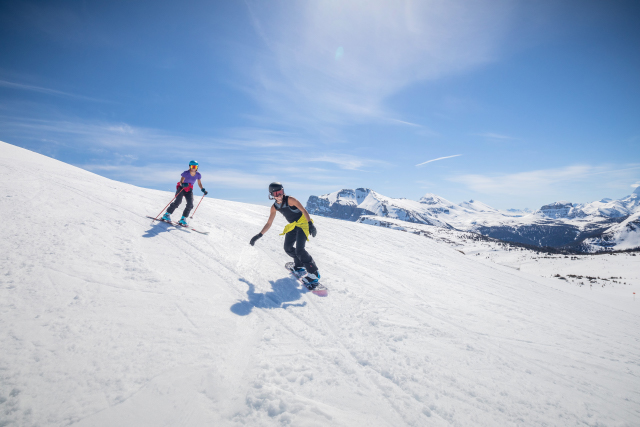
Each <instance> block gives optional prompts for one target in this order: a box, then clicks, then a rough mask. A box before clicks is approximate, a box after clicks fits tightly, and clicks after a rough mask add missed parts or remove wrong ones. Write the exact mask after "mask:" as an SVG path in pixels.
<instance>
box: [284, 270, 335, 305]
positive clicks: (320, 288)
mask: <svg viewBox="0 0 640 427" xmlns="http://www.w3.org/2000/svg"><path fill="white" fill-rule="evenodd" d="M294 267H295V263H293V262H288V263H286V264H285V265H284V268H286V269H287V270H289V273H291V274H292V275H293V277H295V278H296V279H298V282H300V283H302V285H303V286H304V287H305V288H307V289H308V290H309V291H311V293H313V294H315V295H318V296H321V297H326V296H327V295H329V289H327V287H326V286H325V285H323V284H322V283H317V284H316V285H315V286H314V285H309V284H308V283H307V282H306V281H305V280H304V277H300V276H298V274H297V273H296V272H295V270H294Z"/></svg>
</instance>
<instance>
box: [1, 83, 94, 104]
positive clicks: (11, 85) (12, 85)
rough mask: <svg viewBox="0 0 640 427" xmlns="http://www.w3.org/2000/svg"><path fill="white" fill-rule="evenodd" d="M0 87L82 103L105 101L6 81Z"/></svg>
mask: <svg viewBox="0 0 640 427" xmlns="http://www.w3.org/2000/svg"><path fill="white" fill-rule="evenodd" d="M0 86H2V87H8V88H11V89H18V90H27V91H30V92H38V93H44V94H47V95H55V96H63V97H66V98H75V99H81V100H84V101H93V102H106V101H104V100H102V99H97V98H91V97H89V96H83V95H76V94H74V93H69V92H63V91H61V90H56V89H49V88H46V87H41V86H34V85H27V84H23V83H15V82H10V81H7V80H0Z"/></svg>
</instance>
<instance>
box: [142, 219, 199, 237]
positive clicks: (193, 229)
mask: <svg viewBox="0 0 640 427" xmlns="http://www.w3.org/2000/svg"><path fill="white" fill-rule="evenodd" d="M147 218H150V219H152V220H154V221H160V222H164V223H166V224H171V225H173V226H174V227H182V228H186V229H188V230H191V231H195V232H196V233H200V234H205V235H207V234H209V232H208V231H200V230H196V229H195V228H192V227H191V226H189V225H187V226H184V225H182V224H178V223H177V222H173V221H165V220H164V219H162V218H154V217H152V216H147Z"/></svg>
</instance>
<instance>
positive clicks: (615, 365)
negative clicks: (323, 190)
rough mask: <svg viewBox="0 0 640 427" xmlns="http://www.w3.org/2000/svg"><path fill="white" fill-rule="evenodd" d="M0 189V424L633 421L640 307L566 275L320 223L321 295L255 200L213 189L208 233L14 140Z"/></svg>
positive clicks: (0, 150) (140, 193)
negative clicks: (565, 284)
mask: <svg viewBox="0 0 640 427" xmlns="http://www.w3.org/2000/svg"><path fill="white" fill-rule="evenodd" d="M24 165H28V166H29V171H28V173H26V174H25V173H24V169H23V166H24ZM179 172H180V171H176V174H178V173H179ZM201 172H202V174H203V183H204V184H205V185H206V183H207V169H206V165H203V167H202V171H201ZM18 178H21V179H18ZM0 188H1V192H0V196H1V197H0V213H1V214H2V216H3V218H5V219H7V218H10V219H11V223H9V222H7V221H5V222H3V223H2V225H1V226H0V227H2V228H1V229H0V233H1V237H2V239H0V245H1V249H2V251H1V253H2V256H1V257H0V271H1V272H2V274H1V275H0V348H1V349H2V350H1V351H0V425H3V426H32V425H39V426H67V425H73V426H115V425H135V426H174V425H188V426H211V425H216V426H236V425H238V426H239V425H252V426H253V425H257V426H261V425H264V426H271V425H295V426H320V425H332V426H360V425H371V426H400V425H414V426H422V425H434V426H448V425H480V426H495V425H576V424H585V425H597V424H599V425H628V426H632V425H638V424H640V397H639V396H640V393H639V392H640V383H639V382H638V381H637V378H638V376H639V375H640V359H639V358H638V354H640V332H639V331H640V328H639V326H640V318H639V313H638V311H636V312H629V311H621V310H618V309H616V308H614V307H611V306H610V305H607V304H602V303H600V302H597V301H592V300H589V299H587V298H582V297H580V296H577V295H574V294H573V293H570V292H564V291H562V290H560V289H558V288H557V286H556V283H557V280H555V281H552V280H551V279H543V278H538V277H536V276H534V275H529V274H527V273H524V272H522V271H517V270H515V269H513V268H509V267H504V266H500V265H496V264H493V263H490V262H483V261H481V260H479V259H478V258H479V257H469V256H465V255H463V254H461V253H460V252H458V251H456V250H454V249H452V248H450V247H449V246H447V245H446V244H442V243H439V242H437V241H433V240H428V239H425V238H424V237H421V236H417V235H413V234H410V233H401V232H397V231H394V230H389V229H385V228H381V227H372V226H368V225H366V224H357V223H352V222H347V221H339V220H333V219H328V218H321V217H318V218H315V221H316V223H317V228H318V236H317V238H315V239H313V240H312V241H311V242H310V244H309V250H310V251H311V253H312V254H313V255H314V257H315V258H316V260H317V263H318V265H319V266H320V268H321V272H322V275H323V281H324V282H325V283H326V285H327V286H328V287H329V288H330V294H329V296H328V297H326V298H319V297H317V296H315V295H312V294H309V293H307V292H305V291H303V290H302V289H300V286H299V285H298V283H297V282H296V281H295V280H293V279H291V278H290V277H288V276H287V274H286V272H285V270H284V268H283V264H284V262H286V261H288V259H287V257H286V256H285V255H284V253H283V251H282V249H281V246H282V237H281V236H278V233H277V232H276V230H278V229H279V228H280V227H282V226H283V225H284V222H283V220H282V219H281V218H278V220H277V222H276V223H275V224H274V229H273V230H272V231H271V232H270V233H269V234H267V235H266V236H265V237H264V238H263V239H261V240H260V241H259V242H258V243H257V244H256V246H255V247H251V246H250V245H249V244H248V241H249V239H250V237H251V236H252V235H254V234H255V233H256V232H257V231H259V229H260V227H261V226H262V225H263V224H264V222H265V220H266V218H267V216H268V208H267V207H264V206H253V205H247V204H241V203H235V202H228V201H222V200H216V199H205V201H204V202H203V203H202V206H201V207H200V210H199V211H198V213H197V215H196V218H195V219H194V221H193V225H194V226H197V227H199V228H203V229H208V230H210V232H211V233H210V235H208V236H203V235H200V234H196V233H192V232H189V231H187V230H184V229H175V228H172V227H169V226H167V225H166V224H154V223H151V222H150V221H149V220H148V219H146V218H145V215H147V214H152V215H155V214H156V213H158V212H159V211H160V209H161V208H162V207H163V206H164V205H165V204H166V203H167V202H168V200H169V199H170V198H171V197H172V194H171V193H170V192H160V191H152V190H147V189H142V188H137V187H133V186H130V185H127V184H123V183H118V182H115V181H110V180H108V179H105V178H102V177H99V176H97V175H94V174H91V173H89V172H86V171H83V170H80V169H77V168H74V167H71V166H69V165H66V164H63V163H60V162H57V161H55V160H52V159H49V158H46V157H43V156H40V155H38V154H35V153H31V152H28V151H26V150H23V149H19V148H16V147H14V146H11V145H8V144H4V143H0ZM212 195H213V196H215V194H212Z"/></svg>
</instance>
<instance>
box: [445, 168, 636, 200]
mask: <svg viewBox="0 0 640 427" xmlns="http://www.w3.org/2000/svg"><path fill="white" fill-rule="evenodd" d="M627 166H628V167H624V168H620V167H613V166H591V165H575V166H567V167H564V168H557V169H541V170H534V171H527V172H519V173H514V174H496V175H492V176H489V175H479V174H468V175H459V176H455V177H451V178H449V180H450V181H453V182H459V183H462V184H464V185H466V186H467V187H468V188H470V189H471V190H473V191H477V192H479V193H485V194H492V195H498V194H500V195H509V196H522V195H529V196H531V195H547V194H554V193H555V192H556V190H557V187H558V186H559V184H561V183H567V182H574V183H580V182H584V183H586V182H590V181H593V179H592V177H594V176H598V175H608V176H607V177H606V178H604V179H603V178H600V177H599V178H598V179H597V181H600V182H602V181H606V180H614V179H616V180H619V179H628V177H629V176H632V175H634V172H631V171H636V170H639V169H640V165H638V164H633V165H627ZM627 182H629V181H628V180H627Z"/></svg>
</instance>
